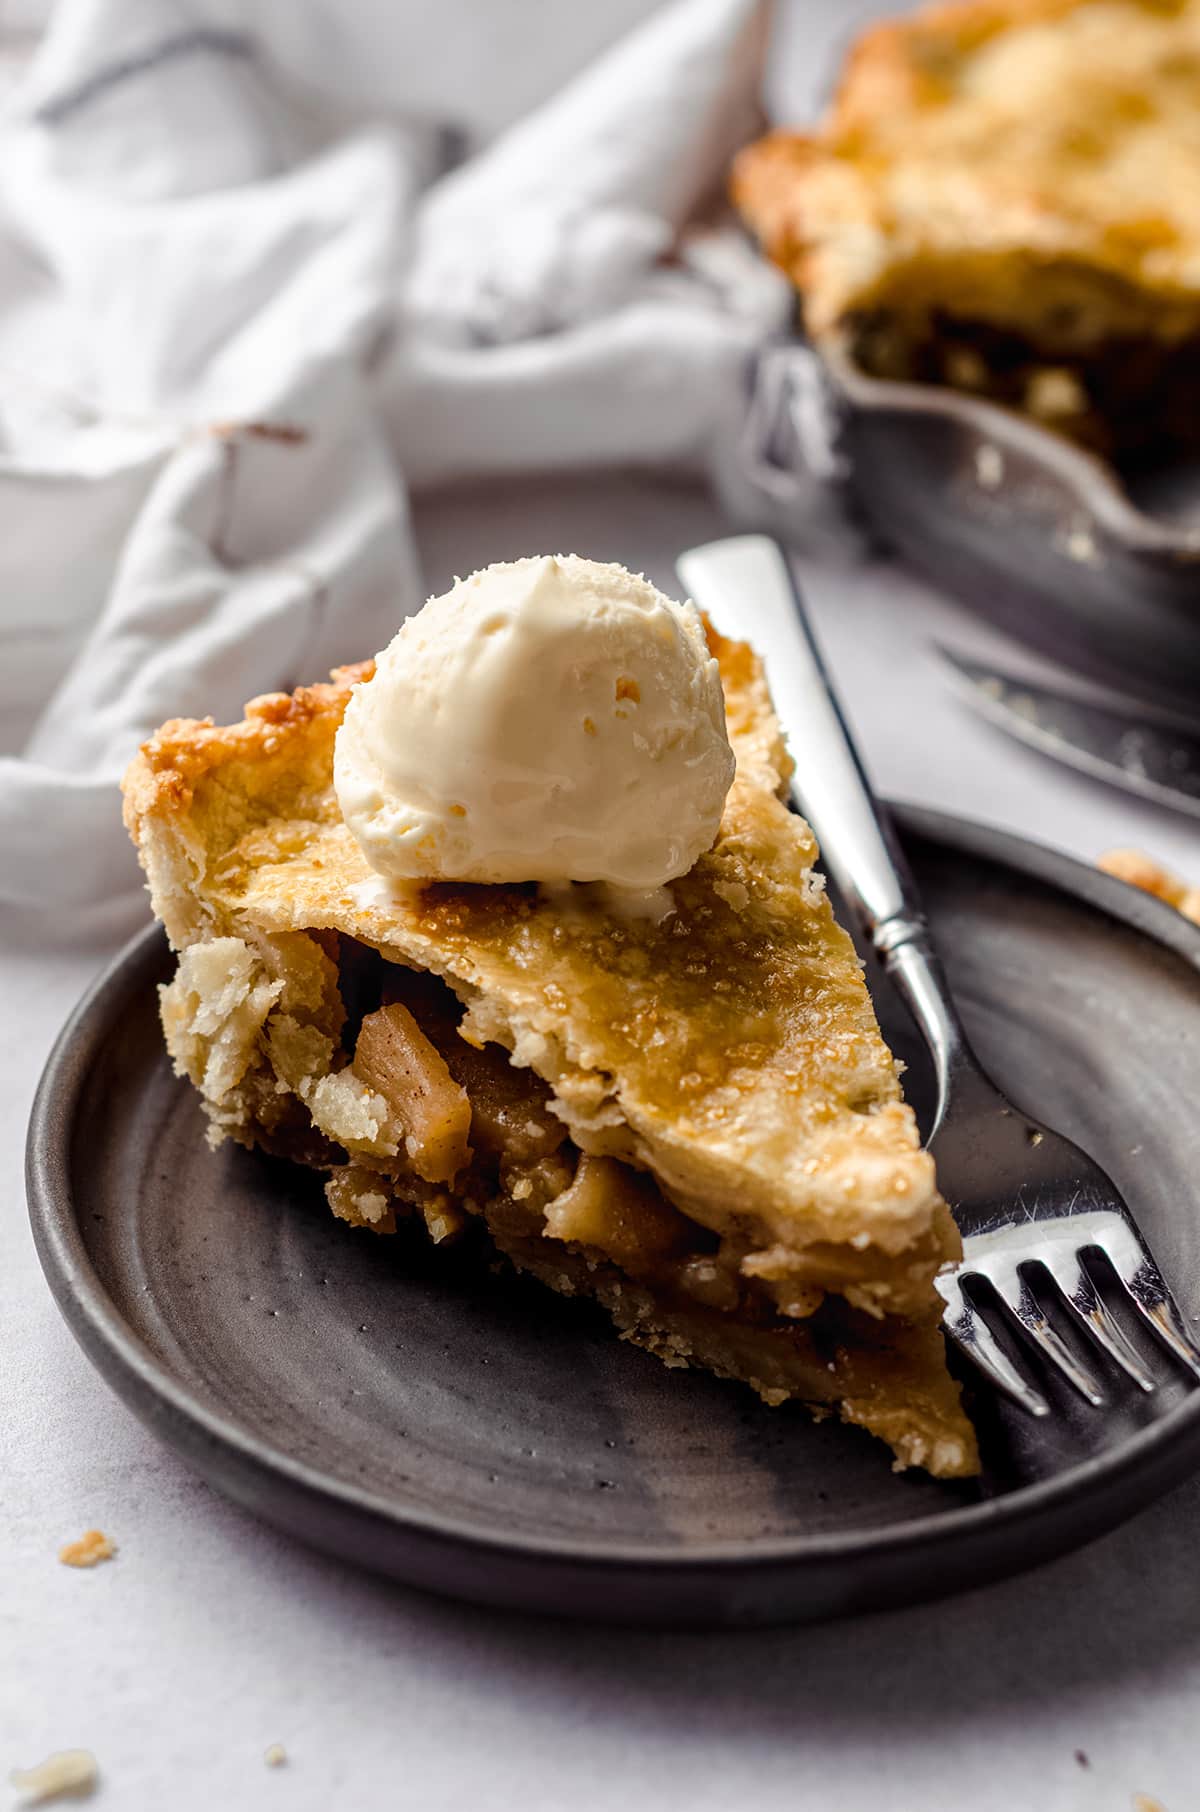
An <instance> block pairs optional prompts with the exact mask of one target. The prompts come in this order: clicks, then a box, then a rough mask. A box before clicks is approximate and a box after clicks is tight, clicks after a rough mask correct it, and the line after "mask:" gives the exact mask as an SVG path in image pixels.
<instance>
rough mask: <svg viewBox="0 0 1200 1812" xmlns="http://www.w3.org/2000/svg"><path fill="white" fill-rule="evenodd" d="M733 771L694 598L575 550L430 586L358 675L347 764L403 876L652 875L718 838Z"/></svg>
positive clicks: (661, 879) (377, 850)
mask: <svg viewBox="0 0 1200 1812" xmlns="http://www.w3.org/2000/svg"><path fill="white" fill-rule="evenodd" d="M733 768H734V761H733V754H732V751H731V750H730V747H729V739H728V737H727V735H726V731H725V700H724V695H723V693H722V690H721V679H720V674H719V672H718V670H717V663H716V661H715V660H713V659H712V657H711V656H710V654H709V652H708V647H707V644H706V642H705V639H704V629H703V625H702V624H701V622H700V618H699V614H698V613H697V611H696V609H695V606H694V605H691V604H676V603H673V602H672V600H671V599H670V598H667V597H664V596H663V594H662V593H661V592H660V591H657V590H656V589H655V587H654V586H653V585H651V584H649V583H648V581H647V580H645V579H643V578H640V577H638V576H636V575H635V574H633V573H629V572H626V570H625V568H624V567H622V566H610V565H605V564H603V563H602V562H600V561H597V560H581V559H578V558H577V557H576V556H575V555H565V556H564V555H560V556H559V557H557V558H554V557H552V556H549V555H547V556H544V557H538V558H532V559H527V560H514V561H512V562H510V563H502V564H500V565H496V566H488V567H485V568H484V569H483V571H482V572H477V573H473V574H472V575H471V577H470V578H469V579H460V580H459V581H458V582H457V583H456V584H455V586H454V587H453V589H452V590H451V591H448V592H446V593H445V594H444V596H442V597H439V598H431V599H430V601H429V602H428V603H427V604H426V605H425V607H424V609H423V610H421V611H419V612H418V614H417V615H416V616H415V617H410V618H409V620H408V621H407V622H406V623H404V624H403V626H402V627H401V629H400V630H399V632H398V634H397V635H396V636H395V637H394V639H393V640H392V641H391V642H390V643H389V645H388V646H387V648H385V649H384V651H383V653H382V654H381V655H380V656H379V659H378V663H377V665H376V670H375V677H374V678H373V679H371V680H369V681H367V682H366V683H365V684H363V685H362V686H359V687H357V688H356V689H355V691H354V693H353V695H352V696H351V699H350V703H349V705H348V707H347V709H346V715H345V719H344V721H343V723H342V726H341V728H340V730H339V731H338V736H337V743H336V746H335V749H334V764H333V771H334V784H335V787H336V789H337V796H338V801H339V803H340V805H341V808H342V815H343V817H344V818H345V820H346V823H347V824H348V825H349V827H350V829H351V831H352V832H353V834H354V836H355V837H356V838H357V840H358V842H359V844H360V846H361V848H362V851H363V854H364V855H365V856H366V858H367V860H368V862H369V863H370V864H371V866H372V868H374V869H376V870H377V871H378V873H380V874H381V875H385V876H387V877H388V878H389V879H392V880H398V881H400V880H431V879H436V880H455V881H490V882H497V881H543V882H564V881H604V882H608V883H609V884H610V885H612V886H615V887H621V888H629V889H638V890H645V889H651V888H655V887H660V886H662V885H663V883H665V882H667V881H671V880H674V879H675V878H676V877H677V876H679V875H682V874H685V873H686V872H687V870H688V869H689V868H691V866H692V864H693V863H694V862H695V860H696V858H697V857H698V856H699V855H701V854H702V853H703V852H704V851H705V850H706V849H708V848H710V847H711V845H712V843H713V840H714V839H715V837H716V834H717V830H718V827H719V825H720V822H721V812H722V809H723V807H724V803H725V795H726V793H727V792H728V791H729V787H730V783H731V781H732V779H733Z"/></svg>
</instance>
